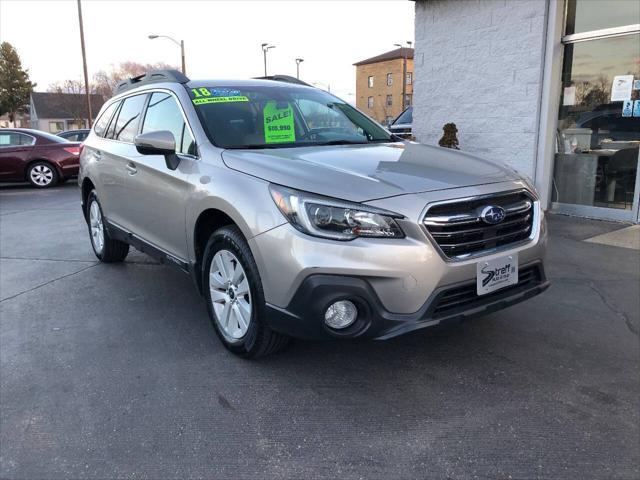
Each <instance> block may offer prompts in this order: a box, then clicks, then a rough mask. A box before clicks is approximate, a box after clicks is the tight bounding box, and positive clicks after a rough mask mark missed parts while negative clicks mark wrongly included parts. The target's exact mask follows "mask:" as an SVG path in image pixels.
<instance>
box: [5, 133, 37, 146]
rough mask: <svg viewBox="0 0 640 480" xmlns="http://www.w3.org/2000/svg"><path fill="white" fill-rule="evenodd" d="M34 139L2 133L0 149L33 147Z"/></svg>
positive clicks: (17, 134)
mask: <svg viewBox="0 0 640 480" xmlns="http://www.w3.org/2000/svg"><path fill="white" fill-rule="evenodd" d="M34 143H35V139H34V138H33V137H30V136H29V135H23V134H22V133H16V132H3V133H0V148H1V147H19V146H22V145H33V144H34Z"/></svg>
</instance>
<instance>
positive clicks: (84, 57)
mask: <svg viewBox="0 0 640 480" xmlns="http://www.w3.org/2000/svg"><path fill="white" fill-rule="evenodd" d="M78 22H79V24H80V47H81V49H82V69H83V70H84V95H85V98H86V100H87V115H88V117H89V118H88V119H87V124H88V125H89V128H91V124H92V118H93V115H92V114H91V97H90V94H89V74H88V73H87V52H86V50H85V48H84V27H83V25H82V5H81V4H80V0H78Z"/></svg>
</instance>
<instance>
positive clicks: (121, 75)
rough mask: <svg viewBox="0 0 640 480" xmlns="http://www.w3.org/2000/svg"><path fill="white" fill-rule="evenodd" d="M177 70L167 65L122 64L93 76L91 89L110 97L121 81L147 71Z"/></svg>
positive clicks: (160, 63)
mask: <svg viewBox="0 0 640 480" xmlns="http://www.w3.org/2000/svg"><path fill="white" fill-rule="evenodd" d="M171 69H173V70H177V69H178V67H175V66H173V65H169V64H167V63H163V62H158V63H138V62H131V61H130V62H122V63H121V64H120V65H119V66H117V67H113V66H112V68H111V69H110V70H109V71H107V70H100V71H99V72H97V73H96V74H95V75H94V76H93V88H94V89H95V93H99V94H101V95H103V96H105V97H110V96H112V95H113V92H114V90H115V88H116V86H117V85H118V83H120V82H121V81H122V80H125V79H127V78H131V77H137V76H138V75H142V74H144V73H145V72H148V71H149V70H171Z"/></svg>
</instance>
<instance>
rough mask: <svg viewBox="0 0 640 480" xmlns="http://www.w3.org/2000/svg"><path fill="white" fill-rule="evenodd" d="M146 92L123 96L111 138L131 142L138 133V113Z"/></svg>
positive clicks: (140, 112)
mask: <svg viewBox="0 0 640 480" xmlns="http://www.w3.org/2000/svg"><path fill="white" fill-rule="evenodd" d="M146 98H147V95H146V94H143V95H135V96H133V97H128V98H125V99H124V100H123V102H122V107H121V108H120V113H118V119H117V120H116V123H115V130H114V132H113V139H114V140H119V141H121V142H127V143H133V139H134V137H135V136H136V134H137V133H138V126H139V124H140V115H141V114H142V107H143V106H144V102H145V99H146Z"/></svg>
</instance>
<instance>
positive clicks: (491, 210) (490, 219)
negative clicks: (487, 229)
mask: <svg viewBox="0 0 640 480" xmlns="http://www.w3.org/2000/svg"><path fill="white" fill-rule="evenodd" d="M505 215H506V214H505V211H504V208H502V207H498V206H495V205H488V206H486V207H484V208H483V209H482V213H480V218H481V219H482V221H483V222H485V223H488V224H489V225H495V224H497V223H500V222H501V221H502V220H504V217H505Z"/></svg>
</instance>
